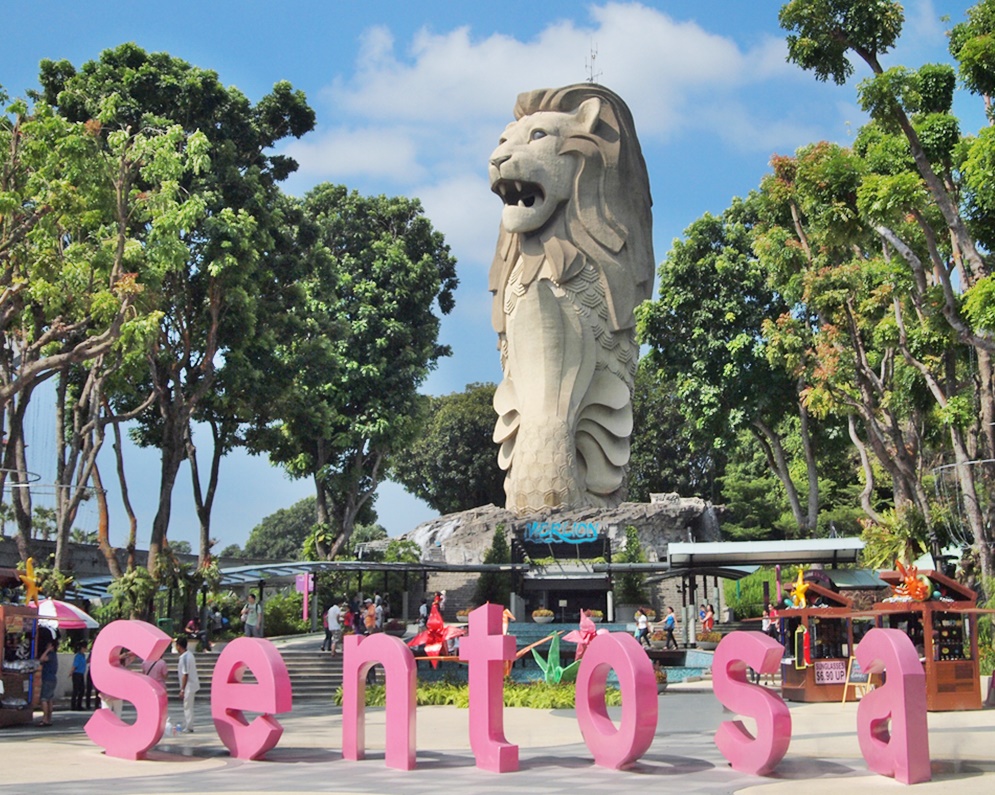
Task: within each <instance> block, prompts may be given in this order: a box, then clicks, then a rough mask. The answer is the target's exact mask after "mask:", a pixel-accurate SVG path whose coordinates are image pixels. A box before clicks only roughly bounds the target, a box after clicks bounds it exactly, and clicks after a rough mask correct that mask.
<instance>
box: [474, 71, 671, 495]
mask: <svg viewBox="0 0 995 795" xmlns="http://www.w3.org/2000/svg"><path fill="white" fill-rule="evenodd" d="M515 118H516V119H517V121H515V122H512V123H511V124H509V125H508V127H507V128H506V129H505V131H504V134H503V135H502V136H501V139H500V142H499V143H498V147H497V149H495V150H494V152H493V154H492V155H491V159H490V167H489V175H490V181H491V190H493V191H494V192H495V193H496V194H497V195H498V196H500V197H501V199H502V201H503V202H504V209H503V211H502V214H501V232H500V236H499V237H498V244H497V251H496V253H495V255H494V262H493V264H492V265H491V271H490V290H491V292H493V293H494V304H493V313H492V320H493V323H494V328H495V330H496V331H497V333H498V347H499V349H500V352H501V365H502V369H503V371H504V379H503V380H502V382H501V384H500V385H499V386H498V389H497V392H496V393H495V395H494V408H495V409H496V411H497V413H498V421H497V425H496V427H495V429H494V441H495V442H497V443H498V444H500V446H501V447H500V451H499V453H498V462H499V464H500V466H501V468H502V469H503V470H505V471H506V473H507V474H506V477H505V494H506V497H507V502H506V507H507V508H508V509H509V510H512V511H515V512H517V513H519V514H525V513H531V512H534V511H538V510H542V509H544V508H553V507H565V508H583V507H605V508H610V507H614V506H616V505H618V504H619V503H620V502H622V501H623V499H624V497H625V475H626V470H627V465H628V461H629V435H630V434H631V432H632V384H633V379H634V377H635V372H636V363H637V360H638V354H639V348H638V345H637V344H636V340H635V328H634V326H635V319H634V318H633V309H634V308H635V306H636V305H637V304H639V303H640V302H641V301H643V300H645V299H647V298H649V297H650V292H651V290H652V286H653V273H654V267H655V264H654V260H653V243H652V218H651V215H650V207H651V205H652V200H651V199H650V190H649V178H648V177H647V174H646V164H645V162H644V161H643V156H642V152H641V150H640V148H639V142H638V140H637V139H636V132H635V128H634V126H633V123H632V115H631V114H630V112H629V109H628V107H626V105H625V103H624V102H622V100H621V99H620V98H619V97H618V96H616V95H615V94H614V93H613V92H611V91H609V90H608V89H606V88H603V87H601V86H599V85H596V84H593V83H582V84H578V85H572V86H567V87H565V88H558V89H542V90H538V91H530V92H527V93H524V94H521V95H519V97H518V101H517V103H516V105H515Z"/></svg>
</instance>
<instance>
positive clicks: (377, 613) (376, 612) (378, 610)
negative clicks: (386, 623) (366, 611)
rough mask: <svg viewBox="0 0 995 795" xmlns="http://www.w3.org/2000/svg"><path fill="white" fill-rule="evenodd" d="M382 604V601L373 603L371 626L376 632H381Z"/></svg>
mask: <svg viewBox="0 0 995 795" xmlns="http://www.w3.org/2000/svg"><path fill="white" fill-rule="evenodd" d="M383 617H384V603H383V601H382V600H381V601H379V602H376V601H374V603H373V626H374V627H375V628H376V631H377V632H382V631H383Z"/></svg>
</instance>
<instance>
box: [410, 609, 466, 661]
mask: <svg viewBox="0 0 995 795" xmlns="http://www.w3.org/2000/svg"><path fill="white" fill-rule="evenodd" d="M465 634H466V630H463V629H460V628H459V627H450V626H448V625H447V624H446V622H445V621H443V620H442V614H441V613H440V612H439V599H438V597H436V599H435V601H433V602H432V610H431V612H430V613H429V615H428V621H426V622H425V631H424V632H419V633H418V634H417V635H415V636H414V637H413V638H412V639H411V640H409V641H408V646H410V647H412V648H414V647H416V646H424V647H425V656H426V657H428V658H429V660H430V661H431V663H432V667H433V668H438V667H439V658H440V657H444V656H448V655H443V653H442V652H443V650H444V649H446V648H447V646H448V643H449V640H450V639H451V638H458V637H459V636H460V635H465Z"/></svg>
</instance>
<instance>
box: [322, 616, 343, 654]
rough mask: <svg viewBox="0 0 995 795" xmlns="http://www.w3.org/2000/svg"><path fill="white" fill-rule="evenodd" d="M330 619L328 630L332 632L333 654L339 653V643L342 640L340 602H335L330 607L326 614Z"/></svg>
mask: <svg viewBox="0 0 995 795" xmlns="http://www.w3.org/2000/svg"><path fill="white" fill-rule="evenodd" d="M326 617H327V619H328V631H329V632H330V633H332V648H331V651H332V656H333V657H334V656H335V655H336V654H337V653H338V647H339V644H340V643H341V642H342V608H341V607H339V605H338V604H333V605H332V606H331V607H329V608H328V613H327V614H326Z"/></svg>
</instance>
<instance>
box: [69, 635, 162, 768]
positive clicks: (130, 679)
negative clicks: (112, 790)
mask: <svg viewBox="0 0 995 795" xmlns="http://www.w3.org/2000/svg"><path fill="white" fill-rule="evenodd" d="M169 644H170V637H169V635H167V634H166V633H165V632H163V631H162V630H160V629H157V628H156V627H154V626H152V625H151V624H147V623H145V622H144V621H114V622H112V623H110V624H108V625H107V626H106V627H104V628H103V629H102V630H101V631H100V634H99V635H97V639H96V640H95V641H94V642H93V655H92V657H91V666H90V669H91V672H92V673H91V675H92V677H93V685H94V687H96V688H97V690H99V691H100V692H101V693H104V694H106V695H108V696H111V697H112V698H121V699H124V700H125V701H130V702H131V703H132V704H134V705H135V710H136V711H137V712H138V718H137V720H136V721H135V722H134V724H132V725H128V724H127V723H125V722H124V721H123V720H121V719H120V718H119V717H118V716H117V715H115V714H114V713H113V712H111V710H109V709H103V708H102V709H98V710H97V711H96V712H95V713H93V717H92V718H90V720H88V721H87V722H86V726H85V727H84V729H85V730H86V734H87V736H88V737H89V738H90V739H91V740H93V742H95V743H96V744H97V745H100V746H103V748H104V749H105V750H106V751H107V754H108V756H118V757H121V758H122V759H144V758H145V754H146V752H147V751H148V750H149V748H151V747H152V746H153V745H155V744H156V743H157V742H159V740H160V738H161V737H162V732H163V729H164V728H165V726H166V709H167V707H166V689H165V688H164V687H163V686H162V685H161V684H159V683H158V682H156V681H155V680H154V679H150V678H149V677H147V676H145V675H144V674H140V673H136V672H135V671H129V670H128V669H127V668H123V667H122V666H121V661H120V655H121V650H122V649H128V650H129V651H133V652H134V653H135V654H137V655H138V656H139V657H141V658H142V659H143V660H158V659H159V658H160V657H161V656H162V653H163V652H164V651H165V650H166V649H167V648H169Z"/></svg>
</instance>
